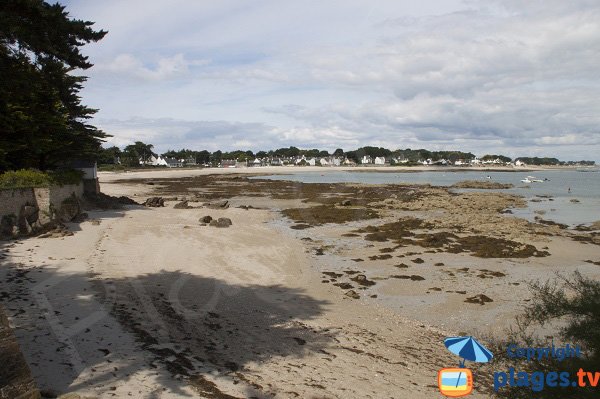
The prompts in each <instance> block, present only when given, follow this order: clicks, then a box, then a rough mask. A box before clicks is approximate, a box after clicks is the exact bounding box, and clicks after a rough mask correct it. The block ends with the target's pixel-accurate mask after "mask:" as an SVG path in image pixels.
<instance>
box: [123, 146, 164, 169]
mask: <svg viewBox="0 0 600 399" xmlns="http://www.w3.org/2000/svg"><path fill="white" fill-rule="evenodd" d="M153 148H154V146H153V145H152V144H146V143H143V142H141V141H136V142H135V143H134V144H130V145H128V146H127V147H125V149H124V150H123V153H122V154H121V162H122V163H124V164H125V165H128V166H137V165H139V164H140V161H143V162H147V161H148V160H149V159H150V157H151V156H153V155H154V156H156V154H155V153H154V152H153V151H152V149H153Z"/></svg>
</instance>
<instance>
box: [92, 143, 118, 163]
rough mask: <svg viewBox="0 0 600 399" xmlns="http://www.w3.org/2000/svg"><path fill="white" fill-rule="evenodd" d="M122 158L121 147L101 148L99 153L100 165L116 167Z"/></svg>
mask: <svg viewBox="0 0 600 399" xmlns="http://www.w3.org/2000/svg"><path fill="white" fill-rule="evenodd" d="M121 156H122V152H121V149H120V148H119V147H114V146H113V147H110V148H100V152H99V153H98V165H114V164H117V163H118V162H119V161H120V159H121Z"/></svg>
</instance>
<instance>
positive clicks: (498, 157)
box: [481, 154, 512, 162]
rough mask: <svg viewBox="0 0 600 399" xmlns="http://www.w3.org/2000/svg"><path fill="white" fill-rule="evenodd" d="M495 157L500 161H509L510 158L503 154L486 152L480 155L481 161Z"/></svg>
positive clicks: (491, 159) (493, 159)
mask: <svg viewBox="0 0 600 399" xmlns="http://www.w3.org/2000/svg"><path fill="white" fill-rule="evenodd" d="M496 159H499V160H501V161H502V162H511V161H512V159H511V158H509V157H507V156H505V155H491V154H486V155H484V156H482V157H481V160H482V161H495V160H496Z"/></svg>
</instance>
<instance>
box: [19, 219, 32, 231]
mask: <svg viewBox="0 0 600 399" xmlns="http://www.w3.org/2000/svg"><path fill="white" fill-rule="evenodd" d="M18 227H19V233H21V234H26V235H29V234H31V232H32V231H33V228H32V227H31V225H30V224H29V222H28V221H27V219H25V218H21V219H20V220H19V225H18Z"/></svg>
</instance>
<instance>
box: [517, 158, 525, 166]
mask: <svg viewBox="0 0 600 399" xmlns="http://www.w3.org/2000/svg"><path fill="white" fill-rule="evenodd" d="M515 166H525V162H522V161H520V160H519V159H517V160H516V161H515Z"/></svg>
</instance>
